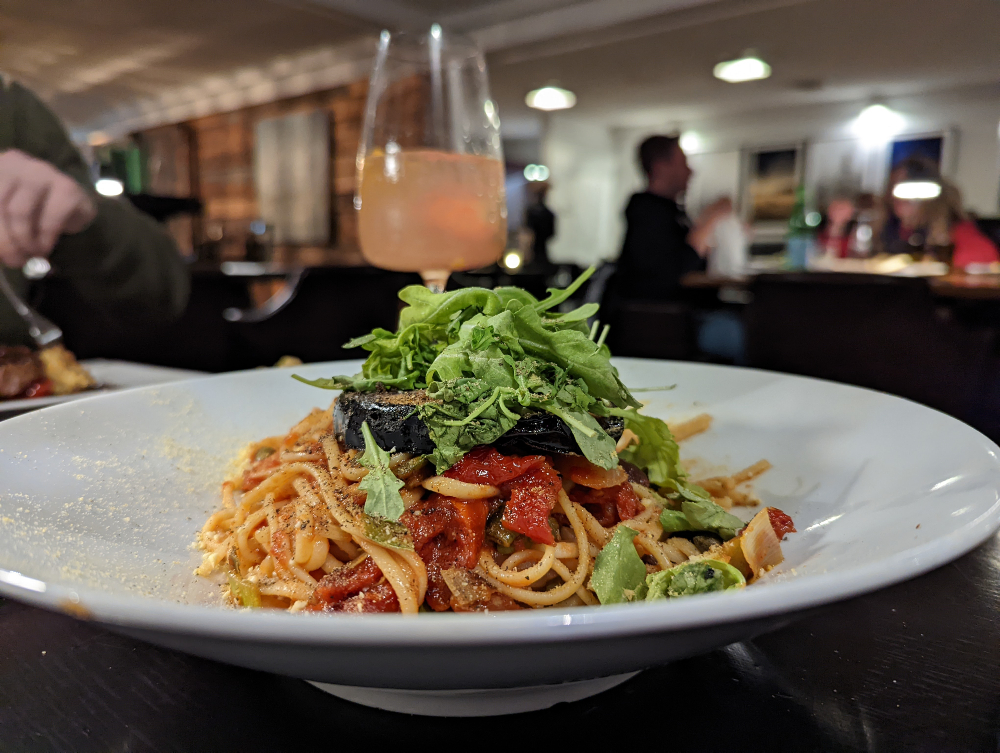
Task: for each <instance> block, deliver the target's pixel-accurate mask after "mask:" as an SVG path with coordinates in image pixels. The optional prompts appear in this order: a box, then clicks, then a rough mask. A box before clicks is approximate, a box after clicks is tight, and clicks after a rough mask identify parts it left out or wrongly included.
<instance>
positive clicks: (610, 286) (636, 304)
mask: <svg viewBox="0 0 1000 753" xmlns="http://www.w3.org/2000/svg"><path fill="white" fill-rule="evenodd" d="M595 277H597V278H598V279H597V281H596V282H594V283H593V285H592V288H593V289H588V291H587V293H586V294H585V299H586V300H587V301H588V302H592V301H594V299H595V298H596V297H597V296H598V295H600V300H601V309H600V311H599V312H598V314H597V317H598V318H599V319H600V320H601V322H603V323H605V324H609V325H611V329H610V330H609V331H608V337H607V340H606V342H607V345H608V347H609V348H611V352H612V353H613V354H615V355H616V356H630V357H634V358H669V359H674V360H689V359H691V358H693V357H694V355H695V353H696V348H695V327H694V318H693V316H692V313H691V308H690V307H689V306H688V305H686V304H684V303H680V302H676V301H637V300H630V299H629V298H628V297H627V296H626V295H625V291H622V290H620V289H619V288H620V286H619V285H617V284H616V278H615V275H614V274H613V273H611V274H608V269H607V266H604V267H602V268H601V270H599V274H598V275H595Z"/></svg>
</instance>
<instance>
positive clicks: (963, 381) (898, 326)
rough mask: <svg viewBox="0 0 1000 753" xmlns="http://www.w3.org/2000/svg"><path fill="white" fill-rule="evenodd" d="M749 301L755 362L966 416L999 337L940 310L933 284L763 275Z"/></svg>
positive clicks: (846, 276) (750, 357)
mask: <svg viewBox="0 0 1000 753" xmlns="http://www.w3.org/2000/svg"><path fill="white" fill-rule="evenodd" d="M751 291H752V293H753V300H752V302H751V303H750V305H749V306H748V308H747V312H746V319H745V320H746V325H747V356H748V360H749V364H750V365H751V366H755V367H758V368H763V369H770V370H773V371H783V372H788V373H792V374H802V375H806V376H814V377H820V378H823V379H830V380H833V381H837V382H844V383H847V384H854V385H858V386H861V387H869V388H872V389H877V390H882V391H884V392H889V393H892V394H895V395H900V396H902V397H906V398H909V399H911V400H915V401H917V402H920V403H923V404H925V405H928V406H931V407H933V408H937V409H938V410H941V411H944V412H946V413H949V414H951V415H953V416H956V417H957V418H961V419H963V420H968V419H969V418H970V417H972V416H974V414H975V401H976V395H977V394H979V392H980V390H981V389H982V386H983V384H984V380H985V379H986V378H987V374H986V370H987V362H988V360H989V358H990V354H991V353H992V351H993V345H994V336H993V333H991V332H988V331H976V330H973V329H971V328H967V327H965V326H963V325H961V324H960V323H958V322H956V321H954V320H953V319H952V318H951V317H950V312H949V311H948V310H947V309H939V308H938V306H937V305H936V303H935V301H934V298H933V297H932V295H931V291H930V288H929V286H928V284H927V281H926V280H924V279H915V278H899V277H889V276H885V275H859V274H835V273H831V274H816V273H802V274H765V275H759V276H758V277H757V278H756V279H755V280H754V282H753V284H752V287H751Z"/></svg>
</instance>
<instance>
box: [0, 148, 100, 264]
mask: <svg viewBox="0 0 1000 753" xmlns="http://www.w3.org/2000/svg"><path fill="white" fill-rule="evenodd" d="M96 215H97V206H96V205H95V203H94V200H93V199H92V198H91V197H90V196H89V195H88V194H87V192H86V191H84V190H83V188H82V187H81V186H80V184H79V183H77V182H76V181H75V180H73V179H72V178H70V177H69V176H68V175H66V174H65V173H62V172H60V171H59V170H57V169H56V168H55V167H53V166H52V165H50V164H49V163H48V162H45V161H43V160H40V159H35V158H34V157H31V156H29V155H27V154H25V153H24V152H21V151H18V150H17V149H8V150H7V151H5V152H0V264H4V265H6V266H8V267H20V266H23V265H24V263H25V262H26V261H28V259H30V258H31V257H33V256H48V255H49V254H50V253H52V249H53V248H54V247H55V245H56V241H58V240H59V236H60V235H62V234H64V233H79V232H80V231H81V230H83V229H85V228H86V227H87V226H88V225H89V224H90V223H91V222H93V221H94V217H95V216H96Z"/></svg>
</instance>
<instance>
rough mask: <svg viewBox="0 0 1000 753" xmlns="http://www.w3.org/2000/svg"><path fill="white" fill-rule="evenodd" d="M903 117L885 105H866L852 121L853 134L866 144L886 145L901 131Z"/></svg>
mask: <svg viewBox="0 0 1000 753" xmlns="http://www.w3.org/2000/svg"><path fill="white" fill-rule="evenodd" d="M904 124H905V121H904V120H903V116H902V115H900V114H899V113H898V112H896V111H895V110H890V109H889V108H888V107H886V106H885V105H868V107H866V108H865V109H864V110H862V111H861V113H860V114H859V115H858V117H857V118H856V119H855V121H854V126H853V129H854V133H856V134H857V135H858V136H859V137H860V138H861V140H862V141H864V142H865V143H867V144H871V145H877V144H886V143H888V142H889V141H891V140H892V137H893V136H895V135H896V134H898V133H899V132H900V131H902V130H903V126H904Z"/></svg>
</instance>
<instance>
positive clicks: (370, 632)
mask: <svg viewBox="0 0 1000 753" xmlns="http://www.w3.org/2000/svg"><path fill="white" fill-rule="evenodd" d="M614 362H615V364H616V365H621V364H623V363H627V362H638V363H640V364H642V363H644V364H658V365H659V364H663V365H672V366H681V367H688V368H693V369H696V370H697V369H710V370H731V371H744V372H756V373H760V374H764V375H767V376H771V377H777V378H781V379H789V380H803V381H808V382H816V383H822V384H824V385H834V386H836V387H838V388H841V389H844V390H848V391H857V392H860V393H869V394H877V395H879V396H880V399H886V400H896V401H902V402H905V403H909V404H911V405H913V406H916V407H917V408H919V409H921V410H924V411H930V412H931V413H936V414H938V415H939V416H943V417H944V418H945V419H946V420H948V421H950V422H954V423H955V424H957V425H959V426H960V427H961V430H962V431H965V432H971V433H972V434H973V435H975V438H976V440H977V441H978V443H979V444H980V445H981V446H982V449H983V450H984V452H986V453H987V454H988V455H990V456H992V458H993V465H992V467H991V468H990V469H989V473H988V475H987V476H985V479H986V480H987V481H991V482H992V483H993V500H992V503H991V504H990V505H989V507H988V508H987V509H986V510H985V511H983V512H982V513H981V514H980V515H979V516H978V517H976V518H975V519H973V520H969V521H967V522H965V523H964V524H962V525H961V526H960V527H959V528H957V529H955V530H953V531H951V532H950V533H947V534H945V535H943V536H940V537H937V538H934V539H932V540H930V541H926V542H924V543H922V544H919V545H917V546H915V547H912V548H907V549H905V550H903V551H900V552H896V553H895V554H892V555H890V556H888V557H885V558H883V559H880V560H877V561H875V562H871V563H868V564H865V565H860V566H858V567H853V568H848V569H843V570H839V571H837V572H827V573H817V574H815V575H810V576H807V577H804V578H801V579H794V580H788V581H783V582H779V583H771V584H769V585H768V586H767V587H766V588H761V589H745V590H742V591H740V592H738V593H724V594H702V595H699V598H698V599H679V600H667V601H663V602H656V603H644V604H625V605H608V606H603V607H601V608H600V609H595V608H594V607H573V608H567V609H559V610H525V611H523V612H516V613H492V614H469V615H455V614H421V615H420V616H419V619H414V620H409V619H407V618H405V617H402V618H401V617H400V616H399V615H378V614H373V615H363V616H357V615H326V614H324V615H312V614H294V615H293V614H287V613H284V612H274V613H263V612H252V611H250V610H235V609H227V608H221V607H220V606H209V605H200V604H186V603H183V602H174V601H169V600H167V599H159V598H149V597H144V596H139V595H135V596H124V595H116V594H111V593H108V592H104V591H101V590H99V589H94V588H88V587H75V586H69V585H65V584H63V583H59V582H49V583H45V582H44V581H41V580H37V579H34V578H32V576H31V575H30V574H27V573H21V572H19V571H17V570H15V569H9V568H6V567H5V566H4V565H3V564H2V560H3V555H2V554H0V595H4V596H9V597H11V598H14V599H17V600H19V601H23V602H25V603H29V604H31V605H33V606H37V607H41V608H43V609H48V610H51V611H62V612H64V613H67V614H69V615H71V616H74V617H78V618H82V619H91V620H94V621H96V622H100V623H104V624H109V625H114V626H118V627H122V628H128V629H137V630H144V631H148V632H159V633H171V634H175V635H187V636H197V637H204V638H214V639H225V638H232V639H239V640H249V641H253V642H256V643H267V644H294V645H302V646H321V647H328V648H338V647H348V646H356V647H387V646H392V647H427V648H432V647H437V648H444V647H448V646H472V645H496V646H501V645H514V644H524V643H549V642H554V641H562V640H587V639H599V638H605V637H612V636H618V637H625V636H633V635H645V634H656V633H673V632H682V631H685V630H691V629H697V628H700V627H710V626H716V625H725V624H731V623H733V622H739V621H746V620H754V619H763V618H768V617H775V616H779V615H783V614H787V615H793V614H795V613H797V612H801V611H803V610H806V609H810V608H815V607H819V606H823V605H826V604H832V603H835V602H839V601H844V600H847V599H850V598H853V597H856V596H860V595H863V594H866V593H871V592H874V591H877V590H880V589H883V588H886V587H888V586H891V585H894V584H896V583H900V582H903V581H905V580H910V579H912V578H915V577H918V576H919V575H922V574H924V573H926V572H928V571H930V570H932V569H934V568H936V567H939V566H941V565H944V564H946V563H948V562H951V561H953V560H955V559H958V558H959V557H961V556H963V555H964V554H967V553H968V552H970V551H971V550H972V549H974V548H976V547H977V546H979V545H980V544H982V543H983V542H984V541H986V540H987V539H988V538H990V537H991V536H992V535H993V534H994V533H995V532H996V530H997V529H998V528H1000V447H998V446H997V445H996V444H995V443H994V442H992V441H991V440H989V439H988V438H987V437H986V436H984V435H983V434H981V433H980V432H978V431H977V430H976V429H974V428H973V427H971V426H969V425H967V424H965V423H963V422H962V421H959V420H958V419H956V418H954V417H952V416H948V415H947V414H944V413H941V412H940V411H936V410H934V409H932V408H929V407H927V406H924V405H921V404H919V403H915V402H914V401H911V400H907V399H905V398H902V397H898V396H895V395H890V394H888V393H884V392H878V391H876V390H870V389H866V388H862V387H855V386H853V385H845V384H842V383H839V382H832V381H829V380H823V379H815V378H812V377H803V376H798V375H793V374H783V373H780V372H770V371H765V370H762V369H751V368H746V367H734V366H723V365H717V364H695V363H690V362H683V361H681V362H678V361H667V360H660V359H638V358H634V359H633V358H629V359H625V358H616V359H614ZM351 363H353V364H358V363H360V362H359V361H357V360H351V361H329V362H324V363H318V364H308V365H307V366H306V367H303V368H310V369H313V368H317V369H318V368H328V367H333V366H334V364H341V366H342V367H344V366H346V365H347V364H351ZM260 373H261V370H258V369H248V370H245V371H241V372H228V373H225V374H215V375H206V376H203V377H195V378H193V379H191V380H185V382H184V383H185V384H188V383H189V381H190V382H201V381H202V380H209V379H222V378H226V377H234V376H236V377H245V376H246V375H250V374H260ZM165 387H166V388H169V387H180V384H178V383H165V384H160V385H151V386H147V387H136V388H131V389H129V390H121V391H117V392H112V393H105V394H95V395H90V396H89V397H88V400H104V399H114V398H115V397H116V396H117V395H119V394H123V393H124V392H130V393H134V392H136V391H142V390H149V391H152V390H159V389H163V388H165ZM66 408H67V406H66V405H65V404H61V405H55V406H49V407H47V408H42V409H40V410H39V411H34V412H32V413H30V414H26V415H23V416H18V417H14V418H11V419H8V420H7V421H5V422H4V424H6V425H11V426H13V425H16V424H18V423H20V422H23V421H34V420H38V419H37V418H36V417H37V416H39V415H41V414H45V413H47V412H48V413H49V414H51V412H52V411H58V410H62V409H66ZM720 600H722V602H720ZM719 603H726V604H729V605H731V608H730V609H726V610H724V611H721V610H718V609H717V607H716V606H715V605H717V604H719ZM401 619H402V620H404V622H403V624H405V625H406V628H405V630H403V631H401V630H400V629H399V625H400V624H401V623H400V620H401ZM442 620H444V621H446V622H447V624H448V626H449V629H448V630H447V631H442V630H441V628H440V626H441V624H442ZM498 626H503V627H504V629H497V627H498Z"/></svg>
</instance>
